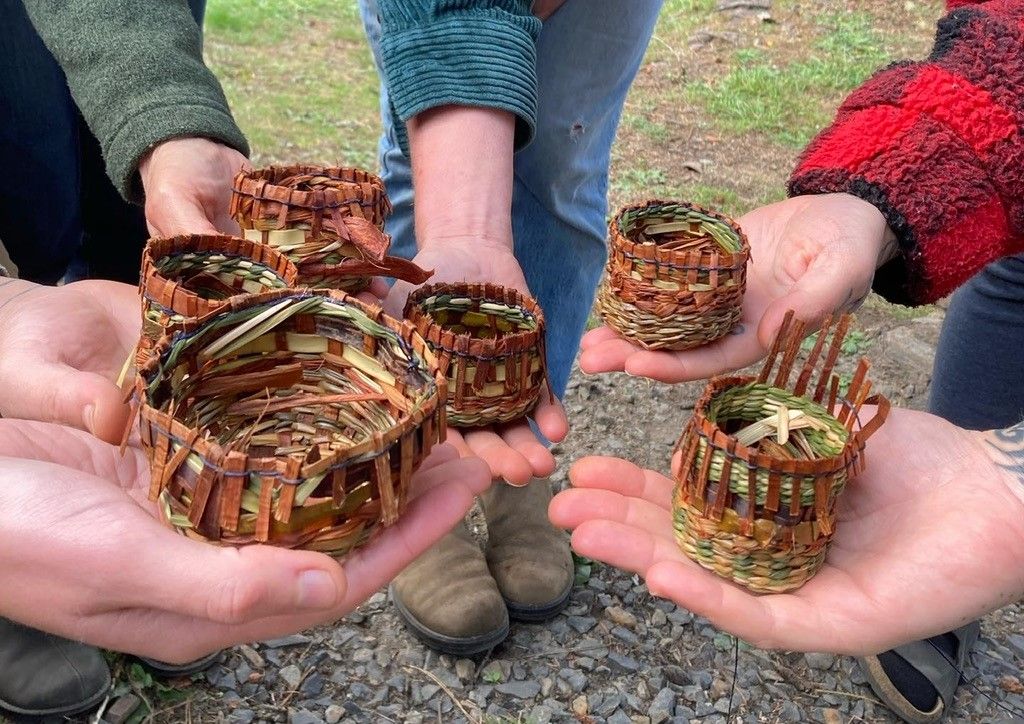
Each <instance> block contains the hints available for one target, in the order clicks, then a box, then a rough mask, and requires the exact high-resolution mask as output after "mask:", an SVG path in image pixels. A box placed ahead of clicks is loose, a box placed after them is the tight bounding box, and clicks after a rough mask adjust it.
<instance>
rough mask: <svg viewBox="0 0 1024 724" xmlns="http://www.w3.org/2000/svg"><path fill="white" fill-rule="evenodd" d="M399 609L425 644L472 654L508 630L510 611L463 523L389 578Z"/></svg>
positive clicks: (497, 641)
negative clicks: (393, 577) (395, 575)
mask: <svg viewBox="0 0 1024 724" xmlns="http://www.w3.org/2000/svg"><path fill="white" fill-rule="evenodd" d="M390 592H391V599H392V600H393V601H394V602H395V609H396V610H397V611H398V615H399V616H400V617H401V618H402V620H403V621H405V625H406V626H408V627H409V630H410V631H412V633H413V634H414V635H415V636H416V637H417V638H419V639H420V640H422V641H423V642H424V643H425V644H426V645H427V646H429V647H431V648H432V649H436V650H437V651H440V652H442V653H446V654H452V655H455V656H470V655H472V654H477V653H480V652H481V651H487V650H489V649H492V648H494V647H495V646H497V645H498V644H500V643H501V642H502V641H504V640H505V637H506V636H508V611H507V610H506V609H505V602H504V601H503V600H502V598H501V593H500V592H499V591H498V587H497V586H496V585H495V584H494V579H493V578H491V574H490V571H488V570H487V562H486V560H485V559H484V552H483V551H482V550H481V549H480V545H479V544H478V543H477V542H476V540H474V538H473V536H472V534H471V533H470V532H469V529H468V528H467V527H466V525H465V523H460V524H459V525H458V526H457V527H456V528H455V530H453V531H452V532H451V533H449V534H448V535H447V536H445V537H444V538H442V539H441V540H440V541H438V543H437V544H435V545H434V547H433V548H431V549H429V550H428V551H427V552H426V553H424V554H423V555H422V556H420V557H419V558H417V559H416V560H415V561H413V562H412V563H411V564H410V565H409V567H408V568H406V569H405V570H404V571H402V572H401V573H400V574H399V575H398V577H397V578H396V579H395V580H394V581H393V582H392V584H391V588H390Z"/></svg>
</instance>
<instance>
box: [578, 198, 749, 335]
mask: <svg viewBox="0 0 1024 724" xmlns="http://www.w3.org/2000/svg"><path fill="white" fill-rule="evenodd" d="M609 237H610V241H609V256H608V266H607V269H606V278H605V279H604V281H603V282H602V284H601V287H600V288H599V290H598V295H597V309H598V312H599V313H600V315H601V317H602V318H603V319H604V322H605V323H606V324H607V325H608V326H609V327H611V328H612V329H614V330H615V331H617V332H618V333H619V334H621V335H622V336H623V337H625V338H626V339H628V340H630V341H632V342H634V343H636V344H638V345H640V346H641V347H643V348H645V349H669V350H684V349H690V348H692V347H698V346H701V345H704V344H707V343H709V342H713V341H714V340H716V339H719V338H721V337H723V336H725V335H726V334H728V333H729V332H730V331H731V330H732V329H733V327H735V326H736V324H737V322H739V319H740V316H741V307H742V302H743V292H744V289H745V285H746V265H747V260H748V258H749V256H750V245H749V244H748V242H747V238H746V236H745V235H744V233H743V230H742V229H740V227H739V226H738V225H737V224H736V222H734V221H732V220H731V219H729V218H728V217H726V216H724V215H722V214H719V213H717V212H714V211H709V210H707V209H704V208H702V207H700V206H697V205H695V204H687V203H680V202H673V201H648V202H646V203H644V204H639V205H636V206H627V207H626V208H624V209H622V210H621V211H620V212H619V213H618V215H617V216H616V217H615V218H614V219H612V221H611V224H610V226H609Z"/></svg>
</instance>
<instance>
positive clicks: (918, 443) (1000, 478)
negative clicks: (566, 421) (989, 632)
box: [550, 410, 1024, 655]
mask: <svg viewBox="0 0 1024 724" xmlns="http://www.w3.org/2000/svg"><path fill="white" fill-rule="evenodd" d="M867 452H868V464H867V470H866V471H865V472H864V473H863V474H862V476H861V477H859V478H857V479H855V480H854V481H853V482H852V483H850V485H849V486H848V487H847V489H846V492H844V493H843V497H842V498H841V499H840V505H839V522H838V525H837V529H836V534H835V538H834V539H833V542H832V546H831V549H830V550H829V553H828V556H827V558H826V560H825V565H824V567H823V568H822V569H821V571H820V572H819V573H818V574H817V575H816V576H815V577H814V578H812V579H811V580H810V581H809V582H808V583H807V584H806V585H804V586H803V587H802V588H799V589H797V590H796V591H794V592H791V593H786V594H774V595H767V596H755V595H753V594H750V593H748V592H746V591H745V590H743V589H741V588H739V587H738V586H735V585H733V584H732V583H728V582H726V581H725V580H723V579H721V578H719V577H718V576H716V575H715V574H713V573H711V572H710V571H707V570H705V569H704V568H701V567H700V566H698V565H697V564H696V563H693V562H692V561H690V560H689V559H688V558H686V557H685V556H684V555H683V554H682V553H681V552H680V550H679V548H678V546H677V544H676V541H675V538H674V534H673V528H672V517H671V497H672V488H673V485H672V482H671V481H670V480H669V479H667V478H666V477H664V476H662V475H660V474H658V473H656V472H653V471H651V470H641V469H640V468H638V467H636V466H634V465H632V464H630V463H627V462H625V461H623V460H617V459H611V458H588V459H585V460H582V461H580V462H579V463H577V464H576V466H575V467H574V468H573V470H572V472H571V474H570V478H571V480H572V483H573V485H574V486H575V487H574V489H571V490H568V491H566V492H563V493H561V494H560V495H558V496H557V497H556V498H555V499H554V500H553V501H552V503H551V508H550V514H551V519H552V521H553V522H554V523H555V524H556V525H559V526H562V527H565V528H571V529H574V532H573V536H572V541H573V547H574V548H575V550H576V551H577V552H578V553H580V554H581V555H584V556H589V557H591V558H595V559H597V560H601V561H605V562H607V563H609V564H611V565H613V566H617V567H619V568H623V569H625V570H628V571H632V572H635V573H638V574H639V575H641V576H643V577H644V578H645V579H646V581H647V586H648V588H649V589H650V591H651V593H652V594H653V595H656V596H660V597H663V598H668V599H671V600H673V601H675V602H676V603H677V604H679V605H680V606H683V607H685V608H687V609H689V610H690V611H693V612H694V613H696V614H699V615H702V616H706V617H707V618H708V619H710V620H711V622H712V623H713V624H715V625H716V626H718V627H720V628H722V629H724V630H726V631H729V632H730V633H733V634H735V635H736V636H739V637H740V638H743V639H745V640H747V641H749V642H750V643H752V644H754V645H757V646H760V647H763V648H781V649H788V650H795V651H828V652H834V653H840V654H854V655H864V654H873V653H877V652H878V651H883V650H886V649H890V648H893V647H894V646H897V645H900V644H903V643H906V642H908V641H914V640H920V639H924V638H926V637H929V636H932V635H935V634H938V633H941V632H944V631H950V630H952V629H954V628H956V627H958V626H960V625H962V624H964V623H965V622H967V621H971V620H974V619H976V618H978V617H980V616H981V615H982V614H984V613H986V612H988V611H991V610H994V609H996V608H998V607H1000V606H1002V605H1005V604H1007V603H1010V602H1012V601H1014V600H1017V599H1018V598H1019V597H1020V596H1021V595H1024V574H1022V573H1021V572H1022V571H1024V545H1022V543H1024V504H1022V500H1024V498H1018V497H1016V496H1015V495H1014V494H1013V492H1012V488H1011V487H1010V486H1011V485H1017V486H1019V485H1020V481H1019V480H1017V479H1014V480H1013V481H1012V482H1011V483H1009V484H1008V482H1007V480H1006V478H1005V472H1004V471H1003V470H1001V469H1000V468H998V467H997V466H996V465H994V464H993V463H992V461H991V458H990V457H988V456H987V455H986V453H985V450H984V447H983V443H982V442H981V439H980V436H979V434H978V433H972V432H967V431H964V430H961V429H959V428H957V427H954V426H953V425H951V424H949V423H947V422H945V421H943V420H941V419H940V418H937V417H934V416H932V415H928V414H925V413H921V412H911V411H908V410H893V411H892V413H891V416H890V417H889V420H888V422H887V423H886V425H885V426H884V427H883V428H882V429H881V430H880V431H879V432H878V433H877V434H876V435H875V437H874V438H872V440H871V443H870V445H869V446H868V451H867Z"/></svg>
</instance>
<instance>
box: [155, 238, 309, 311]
mask: <svg viewBox="0 0 1024 724" xmlns="http://www.w3.org/2000/svg"><path fill="white" fill-rule="evenodd" d="M184 254H222V255H224V256H227V257H233V258H238V259H248V260H249V261H251V262H253V263H254V264H258V265H260V266H262V267H265V268H266V269H267V270H268V271H270V272H271V273H273V274H274V275H275V276H276V277H277V278H278V279H280V280H281V282H283V284H284V288H290V287H293V286H294V285H295V283H296V281H297V280H298V277H299V269H298V267H297V266H296V265H295V263H294V262H292V261H291V260H290V259H289V258H288V257H286V256H285V255H284V254H282V253H281V252H279V251H277V250H275V249H272V248H270V247H268V246H266V245H265V244H259V243H257V242H254V241H250V240H248V239H243V238H242V237H240V236H233V235H231V234H178V235H176V236H168V237H153V238H151V239H149V240H148V241H147V242H146V246H145V248H144V249H143V250H142V271H141V283H140V287H141V288H140V292H141V294H142V298H143V301H146V302H150V303H154V304H158V305H160V306H162V307H163V308H165V309H168V310H170V311H172V312H175V313H177V314H182V315H184V316H186V317H188V318H193V317H199V316H205V315H207V314H210V313H213V312H215V311H217V310H219V309H221V308H222V307H223V306H224V305H225V304H226V303H227V302H228V299H206V298H204V297H201V296H200V295H199V294H197V293H196V292H193V291H191V290H189V289H186V288H185V287H184V286H183V285H182V284H181V282H179V281H177V280H175V279H171V278H169V277H166V276H164V275H163V274H162V273H161V272H160V269H159V266H158V262H159V261H160V260H161V259H165V258H167V257H170V256H176V255H184ZM238 296H249V294H248V293H247V292H242V291H239V292H238V294H236V295H234V296H233V297H230V298H229V299H231V298H234V297H238Z"/></svg>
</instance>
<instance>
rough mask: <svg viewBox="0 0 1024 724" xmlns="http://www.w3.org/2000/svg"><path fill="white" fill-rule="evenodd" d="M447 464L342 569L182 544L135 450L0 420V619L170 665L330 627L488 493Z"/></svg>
mask: <svg viewBox="0 0 1024 724" xmlns="http://www.w3.org/2000/svg"><path fill="white" fill-rule="evenodd" d="M12 455H17V456H18V458H28V459H18V458H14V457H6V456H12ZM456 457H457V454H456V452H455V451H454V450H453V449H452V448H451V447H449V446H440V447H438V448H435V452H434V454H432V455H431V456H430V458H429V459H428V460H427V461H425V462H424V464H423V466H422V467H421V469H420V470H419V471H418V472H417V473H416V475H415V476H414V477H413V493H412V494H413V496H414V499H413V500H412V501H411V502H410V504H409V506H408V508H407V510H406V512H405V513H404V514H403V516H402V518H401V519H400V520H399V522H398V523H397V524H395V525H394V526H392V527H390V528H387V529H385V530H383V531H382V532H381V533H380V534H379V535H378V536H377V537H376V538H375V539H374V540H373V541H372V542H371V543H369V544H368V545H367V546H365V547H363V548H361V549H359V550H357V551H356V552H355V553H353V554H351V555H349V556H348V558H347V559H346V560H345V561H344V563H341V564H339V563H338V562H337V561H335V560H334V559H332V558H329V557H328V556H326V555H324V554H321V553H315V552H311V551H294V550H286V549H283V548H274V547H270V546H248V547H244V548H237V549H236V548H230V547H219V546H215V545H211V544H206V543H200V542H197V541H193V540H190V539H188V538H186V537H184V536H182V535H180V534H178V533H175V532H173V531H172V530H170V529H169V528H167V527H165V526H164V525H162V524H161V523H159V522H158V521H157V520H156V519H155V518H154V517H153V512H154V507H153V505H152V504H151V503H149V501H148V500H147V499H146V496H147V489H148V487H149V468H148V464H147V462H146V459H145V456H144V454H143V452H142V451H141V450H139V449H137V448H128V452H127V454H126V455H125V456H123V457H122V456H121V455H120V453H119V452H118V450H117V449H116V448H115V447H113V446H111V445H107V444H105V443H102V442H100V441H99V440H96V439H95V438H92V437H90V436H89V435H87V434H86V433H84V432H80V431H77V430H72V429H70V428H66V427H59V426H57V425H51V424H45V423H33V422H24V421H20V420H0V530H3V531H4V535H3V536H0V590H3V591H4V595H3V596H2V597H0V615H3V616H6V617H10V618H13V619H14V620H16V621H19V622H21V623H24V624H26V625H28V626H33V627H35V628H41V629H43V630H46V631H51V632H53V633H56V634H59V635H61V636H65V637H67V638H71V639H74V640H81V641H85V642H87V643H90V644H92V645H95V646H100V647H103V648H108V649H113V650H116V651H122V652H125V653H131V654H136V655H140V656H147V657H150V658H155V659H159V660H161V661H167V662H170V663H182V662H186V661H192V660H195V659H196V658H199V657H200V656H203V655H205V654H207V653H209V652H211V651H215V650H217V649H219V648H223V647H225V646H230V645H234V644H238V643H242V642H245V641H256V640H261V639H266V638H272V637H275V636H281V635H284V634H290V633H294V632H295V631H299V630H302V629H305V628H308V627H310V626H314V625H317V624H320V623H325V622H328V621H333V620H335V619H337V618H339V617H341V616H343V615H345V614H346V613H348V612H349V611H351V610H352V609H354V608H355V607H356V606H358V605H359V604H360V603H362V602H363V601H364V600H366V599H367V598H368V597H369V596H370V595H372V594H373V593H374V592H375V591H377V590H378V589H379V588H380V587H381V586H382V585H384V584H385V583H387V582H388V581H389V580H390V579H391V578H393V577H394V576H395V575H397V574H398V573H399V572H400V571H401V569H402V568H404V567H405V566H406V565H408V564H409V563H410V562H411V561H412V560H413V559H414V558H416V557H417V556H418V555H420V554H421V553H422V552H423V551H424V550H426V549H427V547H429V546H430V545H432V544H433V543H434V542H436V541H437V540H439V539H440V538H441V537H442V536H443V535H444V534H445V533H447V532H448V531H449V530H450V529H451V528H452V527H453V526H454V525H455V524H456V523H457V522H458V521H459V520H460V519H461V518H462V516H463V515H464V514H465V512H466V511H467V510H468V509H469V507H470V505H471V504H472V501H473V497H474V495H476V494H477V493H480V492H482V490H483V489H484V488H485V487H486V486H487V485H488V484H489V483H490V476H489V474H488V471H487V469H486V466H484V465H483V463H481V462H480V461H478V460H458V459H456Z"/></svg>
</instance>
